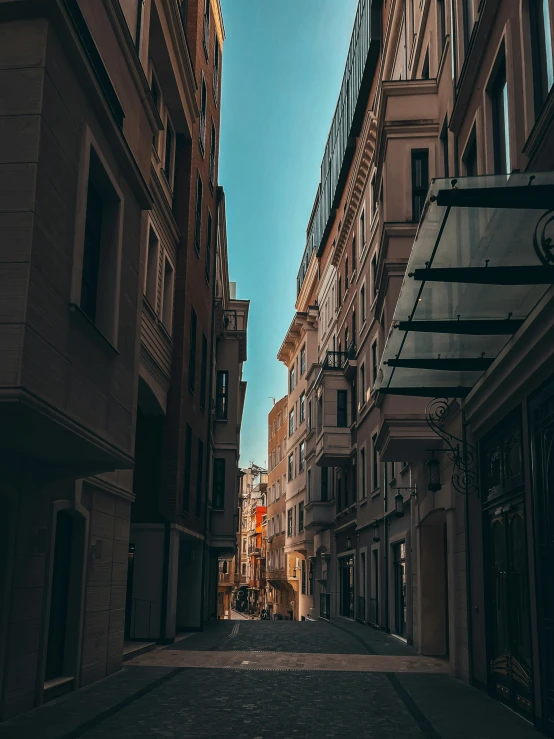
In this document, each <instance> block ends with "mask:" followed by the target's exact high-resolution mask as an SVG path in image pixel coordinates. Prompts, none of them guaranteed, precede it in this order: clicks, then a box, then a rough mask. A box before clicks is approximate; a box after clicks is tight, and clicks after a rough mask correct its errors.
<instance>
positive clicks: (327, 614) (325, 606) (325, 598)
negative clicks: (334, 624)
mask: <svg viewBox="0 0 554 739" xmlns="http://www.w3.org/2000/svg"><path fill="white" fill-rule="evenodd" d="M319 615H320V616H321V618H326V619H327V620H329V619H330V618H331V593H320V594H319Z"/></svg>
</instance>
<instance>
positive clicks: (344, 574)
mask: <svg viewBox="0 0 554 739" xmlns="http://www.w3.org/2000/svg"><path fill="white" fill-rule="evenodd" d="M339 580H340V615H341V616H346V618H354V557H344V558H343V559H340V560H339Z"/></svg>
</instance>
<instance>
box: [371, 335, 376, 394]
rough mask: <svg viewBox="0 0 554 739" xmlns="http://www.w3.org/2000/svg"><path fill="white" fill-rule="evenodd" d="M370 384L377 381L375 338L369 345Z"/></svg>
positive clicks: (372, 384)
mask: <svg viewBox="0 0 554 739" xmlns="http://www.w3.org/2000/svg"><path fill="white" fill-rule="evenodd" d="M371 373H372V374H371V386H372V387H373V386H374V385H375V383H376V382H377V340H375V341H374V342H373V344H372V345H371Z"/></svg>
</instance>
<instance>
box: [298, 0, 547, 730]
mask: <svg viewBox="0 0 554 739" xmlns="http://www.w3.org/2000/svg"><path fill="white" fill-rule="evenodd" d="M553 12H554V9H553V7H552V4H551V3H550V2H546V1H545V2H537V3H535V2H521V3H519V2H514V3H512V2H507V1H503V0H493V1H489V0H486V1H485V2H473V1H472V0H468V1H467V2H466V1H462V0H453V2H441V0H436V1H434V2H432V1H429V2H422V3H403V2H400V1H397V2H390V3H389V2H387V3H381V2H375V1H374V2H369V0H360V3H359V6H358V11H357V15H356V20H355V29H354V32H353V36H352V42H351V46H350V49H349V52H348V58H347V63H346V69H345V76H344V79H343V84H342V87H341V92H340V95H339V101H338V104H337V112H336V115H335V119H334V120H333V123H332V125H331V133H330V136H329V140H328V142H327V148H326V151H325V156H324V159H323V164H322V179H321V183H320V187H319V189H318V193H317V196H316V200H315V205H314V212H313V213H312V216H311V218H310V222H309V226H308V232H307V243H306V249H305V251H304V254H303V257H302V262H301V268H300V272H299V276H298V280H297V288H298V299H297V304H296V306H295V309H296V311H299V310H301V304H302V301H303V300H306V296H309V298H308V300H309V303H311V304H316V305H317V309H318V310H317V315H316V318H315V320H314V327H315V329H317V332H318V335H319V351H318V354H317V361H315V362H314V365H313V366H312V367H311V369H310V372H309V374H308V378H307V383H308V389H307V396H306V397H307V399H308V403H310V401H311V403H312V408H315V409H316V415H315V417H314V420H313V423H312V429H313V430H309V431H308V442H307V452H306V453H307V456H308V458H309V462H308V472H310V470H311V476H313V475H315V478H312V479H319V481H318V483H317V484H316V489H315V497H314V498H313V499H312V500H313V502H312V503H309V504H308V508H309V509H310V507H311V513H310V515H309V516H308V517H307V522H308V526H309V527H310V528H311V529H312V531H313V533H314V545H313V550H314V556H315V562H314V567H313V572H314V595H315V597H314V613H315V614H316V615H318V616H321V617H326V618H329V617H344V618H351V619H357V620H359V621H361V622H363V623H367V624H368V625H371V626H373V627H376V628H381V629H385V630H386V631H389V632H391V633H392V634H395V635H396V636H397V637H398V638H399V639H403V640H406V641H407V642H409V643H411V644H413V645H414V646H415V647H416V648H417V649H418V650H419V651H420V652H421V653H422V654H429V655H438V656H442V657H445V658H446V659H448V660H449V662H450V665H451V669H452V672H453V674H455V675H456V676H458V677H460V678H461V679H463V680H465V681H468V682H470V683H471V684H474V685H477V686H480V687H482V689H483V690H486V691H488V692H489V693H490V694H491V695H493V696H495V697H496V698H498V699H499V700H502V701H504V702H506V703H507V704H508V705H509V706H510V707H511V708H513V709H514V710H516V711H518V712H519V713H521V714H522V715H523V716H525V717H526V718H528V719H529V720H531V721H533V722H534V723H535V724H536V726H537V727H539V728H541V729H543V730H544V731H546V732H547V733H549V734H551V735H552V733H553V728H552V727H553V719H552V715H554V714H553V708H552V706H553V705H554V703H553V698H552V674H554V673H553V667H552V665H553V664H554V663H553V658H552V650H551V649H550V647H549V646H548V645H550V644H551V624H550V621H549V619H550V616H549V612H550V610H551V608H550V606H549V603H550V601H549V598H550V594H551V592H552V587H551V583H550V581H549V580H548V575H547V572H548V565H547V562H548V558H549V554H550V553H551V552H552V542H551V536H550V535H549V534H548V523H547V522H548V521H550V520H551V518H552V505H551V503H550V502H549V501H550V500H551V498H552V485H553V484H554V483H553V480H554V478H553V472H552V465H551V459H552V455H551V439H552V346H553V343H552V339H551V334H552V331H553V330H554V313H553V311H552V295H551V293H552V282H553V281H552V267H553V262H552V255H551V250H550V248H549V245H550V240H551V238H552V221H551V217H550V215H549V214H550V212H551V207H552V206H551V203H552V201H551V200H549V198H550V197H551V193H552V183H553V182H554V175H553V174H552V169H553V164H554V162H553V161H552V159H553V157H552V151H553V147H552V137H553V135H554V133H553V129H552V119H551V107H552V99H553V98H552V94H553V93H552V85H553V83H554V76H553V74H552V68H553V51H552V42H551V39H552V29H553V26H552V23H553V20H552V17H553ZM328 162H331V165H330V166H328ZM531 190H532V192H531ZM487 269H490V270H491V271H490V272H484V270H487ZM507 321H508V322H509V323H506V322H507ZM289 405H290V400H289ZM312 433H313V437H312V436H311V434H312ZM312 439H313V440H312ZM310 462H311V465H310ZM331 501H332V503H331Z"/></svg>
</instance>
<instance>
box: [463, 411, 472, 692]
mask: <svg viewBox="0 0 554 739" xmlns="http://www.w3.org/2000/svg"><path fill="white" fill-rule="evenodd" d="M462 444H463V450H462V454H463V455H464V458H465V459H467V455H466V453H467V421H466V412H465V408H464V407H463V406H462ZM464 527H465V546H466V611H467V615H466V618H467V669H468V673H469V674H468V681H469V684H470V685H472V683H473V622H472V605H471V604H472V599H471V575H470V564H471V556H470V546H471V538H470V535H469V480H468V476H467V475H466V476H465V501H464Z"/></svg>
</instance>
